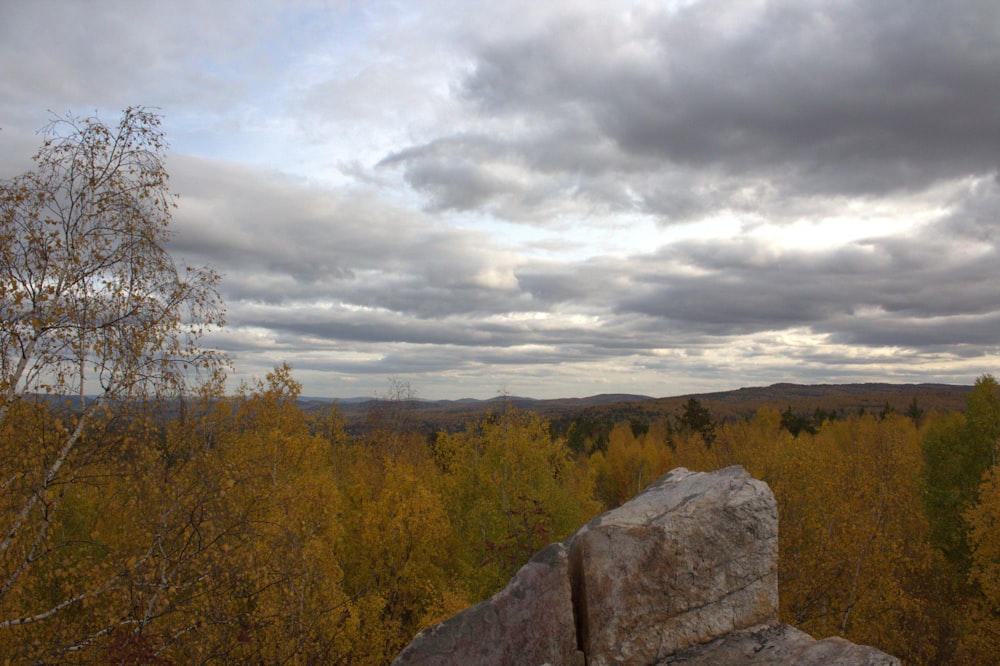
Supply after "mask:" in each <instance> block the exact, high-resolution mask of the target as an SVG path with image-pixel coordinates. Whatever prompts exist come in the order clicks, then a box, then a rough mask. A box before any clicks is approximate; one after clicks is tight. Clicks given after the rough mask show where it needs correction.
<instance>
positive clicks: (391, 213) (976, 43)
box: [0, 0, 1000, 398]
mask: <svg viewBox="0 0 1000 666" xmlns="http://www.w3.org/2000/svg"><path fill="white" fill-rule="evenodd" d="M127 105H146V106H152V107H157V108H158V109H159V112H160V113H162V114H163V117H164V129H165V130H166V132H167V135H168V139H169V141H170V143H171V152H170V155H169V161H168V164H167V167H168V170H169V171H170V173H171V187H172V190H173V191H174V192H175V193H176V194H177V195H178V196H179V200H178V203H179V207H178V209H177V211H176V214H175V218H174V227H175V231H176V236H175V239H174V242H173V243H172V250H173V252H174V253H175V254H176V255H177V256H178V257H180V258H182V259H183V261H185V262H187V263H190V264H197V265H208V266H211V267H213V268H215V269H216V270H218V271H219V272H220V273H222V275H223V276H224V277H223V282H222V285H221V290H222V293H223V296H224V298H225V300H226V303H227V309H228V322H229V325H228V328H227V330H226V331H224V332H222V333H220V334H217V335H214V336H213V337H211V338H210V343H211V344H212V345H214V346H218V347H220V348H222V349H224V350H227V351H228V352H229V353H230V354H231V355H232V358H233V362H234V364H235V366H236V368H237V370H238V371H239V375H240V376H242V377H250V376H260V375H262V374H263V373H265V372H267V370H268V369H269V368H271V367H273V366H274V365H275V364H279V363H281V362H283V361H287V362H289V363H290V364H291V365H292V367H293V369H294V372H295V376H296V378H297V379H299V381H301V382H302V383H303V385H304V393H305V394H307V395H318V396H329V397H349V396H372V395H379V394H384V393H385V392H386V391H387V390H388V389H389V387H390V384H391V382H393V381H397V382H398V381H402V382H408V383H409V384H410V386H411V387H412V389H413V390H414V391H415V393H416V394H417V395H418V396H419V397H424V398H460V397H477V398H489V397H493V396H495V395H497V394H498V393H500V392H504V393H510V394H514V395H529V396H534V397H539V398H546V397H571V396H586V395H592V394H597V393H610V392H628V393H642V394H647V395H654V396H669V395H678V394H683V393H688V392H698V391H705V390H722V389H731V388H737V387H740V386H755V385H766V384H770V383H774V382H782V381H793V382H801V383H841V382H855V381H888V382H923V381H932V382H948V383H962V384H970V383H971V382H972V381H973V380H974V379H975V378H976V376H978V375H980V374H982V373H984V372H996V371H997V370H998V369H1000V368H998V360H1000V261H998V259H1000V256H998V254H1000V253H998V242H1000V233H998V229H1000V182H998V169H1000V3H998V2H996V0H950V1H949V2H941V1H940V0H868V1H862V0H817V1H815V2H810V1H808V0H770V1H769V0H739V1H733V0H726V1H719V0H678V1H670V0H665V1H662V2H653V1H650V2H645V1H636V2H628V1H624V0H618V1H616V2H607V1H606V0H595V1H591V0H551V1H546V2H539V1H538V0H528V1H524V2H520V1H505V0H500V1H497V0H491V1H489V2H482V3H480V2H473V1H469V0H400V1H398V2H382V1H379V0H369V1H364V0H357V1H346V0H345V1H341V2H338V1H335V0H331V1H329V2H320V1H310V0H286V1H284V2H278V1H277V0H275V1H270V2H269V1H266V0H255V1H254V2H243V1H232V2H227V1H223V0H213V1H210V0H203V1H201V2H188V1H185V0H169V1H167V0H164V1H162V2H161V1H156V0H149V1H145V2H135V1H132V0H129V1H124V0H122V1H109V2H101V1H99V0H0V128H2V129H0V177H9V176H12V175H14V174H16V173H18V172H20V171H22V170H24V169H26V168H28V167H29V166H30V155H31V154H32V153H33V152H34V150H35V149H36V148H37V146H38V144H39V137H38V135H37V133H36V131H37V130H38V129H39V128H41V127H42V126H44V125H45V124H46V123H47V122H48V120H49V119H50V117H51V115H50V114H51V113H66V112H72V113H75V114H80V115H91V114H93V113H98V114H99V115H100V116H101V117H102V118H104V119H106V120H108V121H114V120H116V119H117V117H118V115H119V113H120V111H121V109H122V108H123V107H125V106H127Z"/></svg>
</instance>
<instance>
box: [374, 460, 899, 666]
mask: <svg viewBox="0 0 1000 666" xmlns="http://www.w3.org/2000/svg"><path fill="white" fill-rule="evenodd" d="M777 562H778V515H777V508H776V504H775V501H774V495H773V494H772V493H771V490H770V489H769V488H768V487H767V485H766V484H765V483H763V482H762V481H758V480H755V479H752V478H750V475H749V474H748V473H747V472H746V471H745V470H743V468H742V467H729V468H726V469H723V470H719V471H717V472H712V473H702V472H689V471H688V470H686V469H683V468H679V469H675V470H674V471H672V472H670V473H669V474H667V475H666V476H664V477H663V478H661V479H660V480H659V481H657V482H655V483H653V484H652V485H651V486H649V487H648V488H646V490H644V491H643V492H642V493H640V494H639V495H637V496H636V497H634V498H633V499H632V500H630V501H629V502H627V503H626V504H624V505H622V506H621V507H619V508H617V509H614V510H613V511H609V512H607V513H604V514H602V515H600V516H598V517H597V518H595V519H594V520H593V521H591V522H590V524H588V525H587V526H585V527H583V528H581V529H580V530H579V531H578V532H577V533H576V534H574V535H573V536H571V537H570V538H568V539H566V540H565V541H563V542H562V543H557V544H553V545H551V546H549V547H547V548H545V549H543V550H542V551H540V552H539V553H538V554H537V555H535V557H533V558H532V559H531V560H530V561H529V562H528V563H527V564H526V565H525V566H524V567H522V568H521V570H520V571H518V573H517V574H516V575H515V576H514V578H513V579H512V580H511V582H510V584H509V585H508V586H507V587H506V588H505V589H504V590H502V591H501V592H499V593H497V594H496V595H494V596H493V597H491V598H490V599H487V600H486V601H484V602H482V603H480V604H478V605H476V606H473V607H472V608H469V609H467V610H465V611H463V612H462V613H459V614H458V615H456V616H454V617H452V618H450V619H448V620H446V621H444V622H442V623H441V624H439V625H437V626H435V627H432V628H430V629H427V630H425V631H423V632H421V633H420V634H418V635H417V636H416V637H415V638H414V640H413V642H412V643H411V644H410V645H409V646H407V647H406V648H405V649H404V650H403V651H402V652H401V653H400V654H399V655H398V656H397V657H396V660H395V661H394V662H393V663H394V664H396V665H398V666H403V665H409V664H428V665H430V664H439V665H451V664H454V665H458V664H463V665H464V664H484V665H488V664H496V665H498V666H500V665H509V664H525V665H529V666H535V665H538V664H546V663H547V664H554V665H567V666H577V665H579V666H583V665H584V664H586V665H587V666H603V665H605V664H626V665H634V666H658V665H660V664H705V665H708V664H712V665H714V666H727V665H730V664H731V665H736V664H789V665H790V664H807V665H808V664H840V665H843V666H849V665H862V664H864V665H871V666H875V665H881V664H886V665H890V664H899V661H898V660H896V659H895V658H893V657H890V656H889V655H886V654H885V653H882V652H880V651H878V650H875V649H874V648H870V647H864V646H858V645H854V644H852V643H850V642H848V641H845V640H843V639H839V638H830V639H826V640H823V641H816V640H814V639H813V638H811V637H810V636H808V635H807V634H805V633H803V632H801V631H798V630H797V629H794V628H792V627H788V626H785V625H781V624H778V621H777V618H778V577H777Z"/></svg>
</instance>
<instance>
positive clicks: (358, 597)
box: [0, 108, 1000, 665]
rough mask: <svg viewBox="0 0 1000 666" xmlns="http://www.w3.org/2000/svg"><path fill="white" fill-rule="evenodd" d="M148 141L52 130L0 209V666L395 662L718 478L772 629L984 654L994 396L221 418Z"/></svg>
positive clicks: (974, 659) (286, 406)
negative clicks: (742, 492) (436, 424)
mask: <svg viewBox="0 0 1000 666" xmlns="http://www.w3.org/2000/svg"><path fill="white" fill-rule="evenodd" d="M158 127H159V118H158V117H157V116H156V115H155V114H153V113H150V112H148V111H146V110H144V109H141V108H133V109H127V110H126V111H125V113H124V114H123V117H122V119H121V121H120V123H119V124H118V125H117V126H110V127H109V126H107V125H105V124H103V123H101V122H100V121H99V120H97V119H93V118H90V119H75V118H65V119H59V120H57V121H56V122H54V123H53V126H52V127H50V128H48V130H47V131H46V134H45V136H46V140H45V143H44V145H43V147H42V148H41V149H40V150H39V152H38V153H37V154H36V156H35V164H36V168H35V169H34V170H33V171H30V172H27V173H25V174H24V175H22V176H20V177H18V178H15V179H13V180H11V181H6V182H4V183H2V187H0V273H2V278H3V279H2V281H0V351H2V359H0V361H2V364H0V370H2V375H0V657H2V660H3V661H4V663H12V664H28V663H98V664H161V665H166V664H201V663H209V662H216V663H220V662H222V663H275V664H277V663H282V664H293V663H309V664H316V663H329V664H384V663H386V662H388V661H389V660H391V658H392V657H393V655H395V654H396V653H397V652H398V651H399V650H400V649H401V648H402V647H403V646H404V645H405V644H407V643H408V642H409V640H410V639H411V637H412V636H413V635H414V634H415V633H416V632H417V631H419V630H420V629H422V628H424V627H427V626H430V625H432V624H434V623H435V622H437V621H439V620H441V619H444V618H445V617H448V616H450V615H452V614H453V613H455V612H456V611H458V610H461V609H462V608H465V607H467V606H468V605H470V604H473V603H475V602H476V601H478V600H480V599H483V598H485V597H486V596H488V595H490V594H492V593H493V592H495V591H497V590H499V589H500V588H502V586H503V585H504V584H505V583H506V581H507V580H508V579H509V577H510V576H511V575H512V574H513V573H514V572H515V571H516V570H517V568H518V567H519V566H520V565H521V564H522V563H523V562H524V561H525V560H526V559H527V558H528V557H530V556H531V554H532V553H534V552H535V551H536V550H538V549H539V548H541V547H542V546H544V545H545V544H547V543H549V542H551V541H555V540H560V539H562V538H564V537H566V536H567V535H569V534H571V533H572V532H573V531H575V530H576V529H577V528H578V527H579V526H581V525H582V524H583V523H585V522H586V521H588V520H589V519H590V518H591V517H593V516H594V515H596V514H597V513H599V512H600V511H602V510H604V509H607V508H610V507H614V506H617V505H619V504H621V503H622V502H624V501H625V500H627V499H628V498H629V497H631V496H632V495H634V494H635V493H636V492H638V491H639V490H641V489H642V488H643V487H644V486H646V485H647V484H648V483H650V482H651V481H653V480H654V479H656V478H657V477H659V476H660V475H662V474H664V473H665V472H667V471H669V470H670V469H672V468H674V467H678V466H684V467H687V468H689V469H694V470H711V469H716V468H719V467H724V466H728V465H733V464H741V465H743V466H744V467H746V468H747V469H748V470H749V471H750V472H751V473H752V474H753V475H754V476H756V477H758V478H760V479H763V480H764V481H766V482H768V483H769V484H770V486H771V488H772V489H773V491H774V493H775V495H776V497H777V501H778V507H779V519H780V540H779V549H780V559H779V578H780V593H781V599H780V604H781V619H782V620H784V621H785V622H787V623H790V624H793V625H796V626H798V627H800V628H801V629H803V630H805V631H807V632H809V633H811V634H813V635H815V636H817V637H823V636H829V635H842V636H845V637H847V638H849V639H851V640H853V641H855V642H859V643H867V644H872V645H875V646H878V647H880V648H882V649H884V650H886V651H888V652H890V653H893V654H896V655H899V656H900V657H902V658H904V659H905V660H906V661H907V662H909V663H942V664H945V663H952V664H969V663H991V662H993V661H994V660H995V656H996V654H998V653H1000V645H998V643H1000V464H998V459H997V456H998V451H1000V449H998V442H1000V387H998V385H997V382H996V381H995V380H994V378H993V377H992V376H990V375H983V376H982V377H980V378H979V379H978V380H976V383H975V386H974V387H973V388H972V389H971V390H970V391H967V392H966V393H965V395H964V405H962V406H961V408H956V409H927V408H925V407H922V406H921V405H920V404H919V403H918V401H917V400H916V399H915V398H914V399H913V400H912V401H911V402H910V403H909V405H908V406H907V407H905V408H902V409H901V408H896V407H893V406H892V405H890V404H888V403H886V404H885V405H884V406H883V407H882V408H880V409H867V408H865V409H859V410H856V411H853V410H845V409H844V408H843V405H842V404H839V403H837V402H836V401H832V400H831V401H830V402H827V403H820V404H810V405H809V408H810V409H809V411H808V412H802V411H801V409H800V407H801V405H798V406H796V407H795V408H793V406H792V405H791V404H788V405H787V406H786V407H785V408H784V409H778V408H774V407H761V408H758V409H756V410H754V411H753V412H746V411H743V410H738V411H734V412H730V413H726V414H720V413H719V412H718V411H713V407H714V405H716V404H720V403H717V402H713V403H712V404H711V405H710V404H709V403H708V402H705V403H703V402H702V401H700V400H698V399H697V398H695V397H688V398H687V399H685V400H683V401H681V402H679V403H678V404H676V405H675V407H676V409H673V410H672V411H671V410H667V411H663V410H662V406H660V407H659V408H656V409H653V411H649V412H644V411H642V409H644V408H643V407H637V406H636V405H633V408H628V409H625V410H624V411H620V412H619V411H615V410H617V409H619V408H618V407H608V408H606V409H605V410H604V411H603V412H601V414H595V413H594V412H586V413H582V414H577V415H576V416H573V415H569V416H567V417H566V418H564V419H563V420H561V421H560V422H559V423H558V424H554V423H553V421H552V420H551V419H549V418H546V417H545V416H543V415H542V414H540V413H538V412H536V411H532V410H528V409H524V408H520V407H518V405H517V404H516V402H515V401H512V400H511V401H504V400H500V401H497V402H496V403H495V404H494V405H493V408H492V409H491V410H490V411H489V412H487V413H485V414H482V415H479V416H476V417H470V418H469V419H468V420H467V421H465V422H464V424H462V425H461V427H453V426H449V427H447V428H441V429H438V430H431V431H428V430H427V428H426V424H425V423H423V422H421V421H419V420H418V419H417V418H416V417H415V411H414V409H413V401H412V400H410V399H409V396H407V395H406V394H405V391H404V392H402V393H400V392H397V393H396V394H395V395H392V396H390V397H389V398H388V399H383V400H379V401H376V402H374V403H372V404H371V405H370V406H369V407H368V409H367V410H366V413H365V418H364V421H363V423H361V424H360V426H357V427H353V428H350V429H349V428H348V427H347V421H346V420H345V418H344V415H343V414H342V413H341V412H340V410H339V408H338V406H337V405H336V404H332V405H327V406H326V407H324V408H322V409H315V408H311V409H309V410H306V409H304V408H303V407H302V405H301V404H300V402H299V399H300V393H301V386H300V385H299V384H298V382H297V381H296V380H295V378H294V376H293V374H292V371H291V369H290V368H289V367H287V366H284V365H283V366H279V367H276V368H274V369H273V371H272V372H271V373H270V374H268V375H267V376H266V377H264V378H261V379H259V380H257V381H256V382H254V383H252V384H249V385H245V386H242V387H241V388H240V389H239V390H238V391H236V393H232V392H229V391H227V390H226V388H225V383H224V378H225V376H226V374H227V371H228V361H227V359H226V358H225V357H224V356H223V355H221V354H218V353H215V352H213V351H212V350H206V349H204V348H202V346H201V344H200V341H201V338H202V335H203V333H204V332H205V331H206V330H211V329H212V328H214V327H218V326H221V325H222V324H223V317H222V309H221V303H220V302H219V299H218V294H217V292H216V291H215V285H216V283H217V281H218V276H217V275H215V274H214V273H213V272H212V271H211V270H209V269H193V268H188V269H183V270H182V269H181V268H179V267H178V266H176V265H175V264H174V262H173V260H172V259H171V257H170V255H169V254H168V253H167V252H166V250H165V245H166V242H167V240H169V233H168V222H169V215H170V213H169V211H170V209H171V207H172V206H173V201H172V199H171V197H170V195H169V191H168V190H167V189H166V180H167V178H166V173H165V171H164V170H163V163H162V156H163V151H164V146H165V144H164V142H163V137H162V134H161V133H160V132H159V129H158ZM803 404H804V403H803ZM313 407H315V405H313ZM636 410H638V411H636Z"/></svg>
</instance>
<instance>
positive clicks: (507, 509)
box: [434, 407, 600, 599]
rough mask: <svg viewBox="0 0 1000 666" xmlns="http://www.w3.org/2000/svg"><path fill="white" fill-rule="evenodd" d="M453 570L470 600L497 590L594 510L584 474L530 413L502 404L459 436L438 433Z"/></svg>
mask: <svg viewBox="0 0 1000 666" xmlns="http://www.w3.org/2000/svg"><path fill="white" fill-rule="evenodd" d="M434 450H435V459H436V461H437V462H438V464H439V465H440V466H441V467H442V468H443V469H444V470H445V483H446V489H447V493H448V501H447V506H448V508H449V512H450V516H451V520H452V523H453V530H454V537H455V541H454V543H455V549H456V556H455V557H456V558H457V559H456V566H457V569H458V571H459V572H460V576H461V578H462V579H463V580H465V581H466V585H467V589H468V590H469V592H470V593H471V595H472V597H473V598H474V599H481V598H483V597H485V596H488V595H489V594H492V593H493V592H496V591H497V590H499V589H500V588H502V587H503V585H505V584H506V582H507V581H508V579H509V578H510V577H511V576H512V575H513V574H514V573H515V572H516V571H517V569H518V568H520V567H521V565H523V564H524V563H525V562H526V561H527V560H528V559H529V558H530V557H531V555H532V554H533V553H534V552H535V551H536V550H538V549H540V548H541V547H543V546H545V545H547V544H548V543H550V542H552V541H558V540H559V539H562V538H565V537H566V536H568V535H569V534H571V533H572V532H573V531H575V530H576V529H577V528H578V527H580V526H581V525H583V524H584V523H586V522H587V520H589V519H590V518H591V517H592V516H593V515H594V514H596V513H597V512H598V510H599V508H600V505H599V504H598V503H597V502H596V501H595V500H594V499H593V497H594V487H593V482H592V479H591V476H590V474H589V471H588V470H587V469H586V468H585V467H582V466H581V465H580V464H579V463H578V462H577V461H576V460H574V459H573V457H572V456H571V455H570V450H569V448H568V447H567V446H566V444H565V442H564V441H563V440H560V439H556V440H553V439H552V437H551V436H550V433H549V425H548V423H547V422H546V421H544V420H543V419H542V418H541V417H540V416H538V415H537V414H534V413H532V412H526V411H521V410H518V409H516V408H513V407H506V408H505V409H504V410H503V411H500V412H498V413H494V414H491V415H489V416H487V417H486V418H484V419H482V420H481V421H480V422H478V423H472V424H470V425H469V426H468V427H467V429H466V430H465V431H464V432H459V433H452V434H447V433H442V434H440V435H439V437H438V439H437V442H436V443H435V449H434Z"/></svg>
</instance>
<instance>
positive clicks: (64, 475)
mask: <svg viewBox="0 0 1000 666" xmlns="http://www.w3.org/2000/svg"><path fill="white" fill-rule="evenodd" d="M165 152H166V142H165V138H164V135H163V133H162V131H161V130H160V117H159V116H158V115H157V114H155V113H153V112H151V111H149V110H147V109H144V108H135V107H133V108H128V109H126V110H125V111H124V113H123V114H122V117H121V119H120V120H119V122H118V123H117V124H116V125H108V124H105V123H104V122H102V121H100V120H99V119H97V118H76V117H72V116H70V117H65V118H57V119H55V120H54V121H53V122H52V123H51V124H50V125H49V126H48V127H47V128H46V129H45V131H44V142H43V144H42V147H41V148H40V149H39V151H38V152H37V153H36V154H35V156H34V164H35V166H34V168H33V169H32V170H30V171H27V172H25V173H23V174H21V175H20V176H17V177H15V178H13V179H10V180H7V181H4V182H3V183H0V432H3V438H2V439H0V487H2V489H3V493H2V497H0V632H4V631H11V630H13V629H15V628H18V627H25V626H26V625H32V624H36V623H42V622H50V621H51V622H55V619H54V618H55V617H56V616H58V615H64V614H69V613H71V612H77V611H78V610H79V609H81V608H83V607H85V606H86V605H87V604H89V603H91V602H92V601H93V600H94V599H95V598H96V597H99V596H101V595H102V594H104V593H105V592H107V591H108V590H110V589H111V588H113V587H115V586H116V585H119V584H120V583H121V582H122V581H123V580H124V579H125V578H126V577H127V576H128V574H129V571H130V566H131V564H133V563H130V562H128V561H125V562H123V563H120V566H117V567H109V566H100V567H97V568H96V569H94V571H93V572H91V573H93V574H95V575H79V574H80V573H81V572H80V571H75V573H76V574H77V575H76V576H70V575H69V569H68V568H67V567H66V566H65V563H66V562H69V561H70V558H69V556H68V554H69V553H72V552H77V553H79V554H80V559H79V562H86V561H93V562H98V561H99V560H100V561H103V562H105V563H106V562H107V561H108V558H107V557H106V554H105V555H102V553H104V552H105V549H106V544H101V543H97V542H95V541H94V540H93V539H92V538H91V537H90V535H89V534H87V533H86V532H85V531H81V530H76V529H72V524H73V520H72V518H73V516H79V515H85V514H86V506H85V505H86V504H87V502H88V501H90V499H92V498H90V499H88V497H89V496H90V495H92V494H93V492H92V491H93V488H95V487H96V486H97V485H99V484H101V483H103V481H104V480H106V477H105V475H104V473H103V472H102V471H101V469H100V465H101V464H102V462H104V461H105V460H107V459H108V458H109V457H110V454H112V453H115V454H117V453H120V452H116V451H113V450H112V449H113V443H114V442H115V441H119V442H120V441H121V440H120V439H116V438H115V437H112V436H110V434H113V433H114V432H115V430H116V428H117V426H116V423H119V422H120V421H115V418H116V417H117V416H119V415H120V414H121V413H122V411H123V410H125V409H127V408H130V407H133V406H135V405H137V404H141V402H142V401H143V400H146V399H150V398H156V397H165V396H169V395H178V394H180V393H182V392H183V391H184V390H185V388H186V387H187V386H189V384H190V381H191V379H192V378H193V377H199V376H200V377H206V376H211V375H212V374H213V373H214V372H215V371H216V370H218V369H219V368H220V367H221V365H222V363H223V361H224V359H222V357H220V356H219V355H217V354H213V353H211V352H208V351H205V350H203V349H202V348H201V347H200V346H199V344H200V339H201V336H202V334H203V333H204V332H205V330H206V329H208V328H211V327H214V326H218V325H221V324H222V309H221V303H220V299H219V297H218V294H217V292H216V289H215V286H216V282H217V276H216V275H215V274H214V273H213V272H212V271H210V270H206V269H181V268H179V267H178V266H177V264H176V263H175V262H174V260H173V259H172V257H171V256H170V254H169V253H168V251H167V243H168V241H169V239H170V230H169V222H170V213H171V209H172V208H173V206H174V201H173V197H172V195H171V193H170V191H169V188H168V187H167V180H168V176H167V172H166V169H165V167H164V156H165ZM52 408H55V410H56V411H55V412H53V411H52ZM73 504H75V506H71V505H73ZM57 528H58V529H57ZM42 585H47V586H48V590H49V592H48V593H47V594H45V595H38V594H32V593H30V592H31V591H32V590H37V589H39V586H42ZM105 630H110V629H108V628H105ZM90 638H91V637H87V636H78V637H77V640H78V641H82V642H83V643H86V641H88V640H90ZM0 640H2V638H0ZM81 644H82V643H80V642H74V641H73V640H69V639H67V640H66V642H65V643H64V644H63V645H62V647H61V649H62V650H64V651H69V650H74V649H78V648H79V647H80V645H81Z"/></svg>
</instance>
